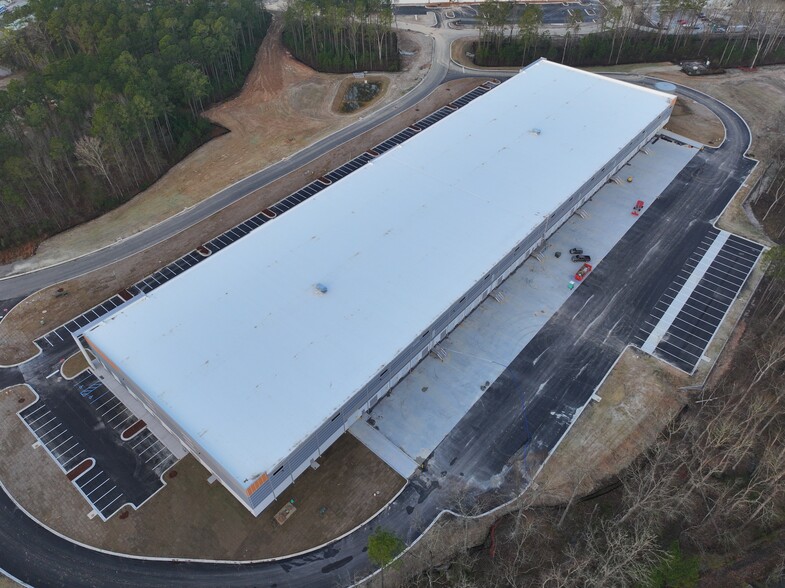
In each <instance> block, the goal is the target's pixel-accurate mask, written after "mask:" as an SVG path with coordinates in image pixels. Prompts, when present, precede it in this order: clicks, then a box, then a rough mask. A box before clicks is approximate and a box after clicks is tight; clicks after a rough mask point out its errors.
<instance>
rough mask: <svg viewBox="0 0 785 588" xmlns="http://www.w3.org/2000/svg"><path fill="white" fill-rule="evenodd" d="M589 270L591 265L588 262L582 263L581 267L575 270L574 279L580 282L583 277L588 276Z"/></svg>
mask: <svg viewBox="0 0 785 588" xmlns="http://www.w3.org/2000/svg"><path fill="white" fill-rule="evenodd" d="M590 272H591V265H589V264H588V263H584V264H583V265H582V266H581V269H579V270H578V271H577V272H575V279H576V280H577V281H579V282H580V281H581V280H583V278H585V277H586V276H588V275H589V273H590Z"/></svg>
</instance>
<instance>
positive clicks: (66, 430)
mask: <svg viewBox="0 0 785 588" xmlns="http://www.w3.org/2000/svg"><path fill="white" fill-rule="evenodd" d="M49 376H50V377H48V378H47V377H46V376H43V377H41V376H39V377H37V378H36V377H34V378H30V377H28V378H27V382H28V384H30V385H31V387H32V388H33V390H35V392H36V393H37V394H38V395H39V399H38V401H37V402H35V403H34V404H32V405H30V406H28V407H26V408H24V409H23V410H21V411H20V412H19V417H20V418H21V419H22V421H23V422H24V423H25V425H26V426H27V428H28V429H29V430H30V432H31V433H33V435H35V437H36V439H37V440H38V442H39V443H40V444H41V446H42V447H43V448H44V449H45V450H46V452H47V453H48V454H49V455H50V456H51V457H52V459H54V461H55V462H56V463H57V465H58V467H59V468H60V469H61V470H62V471H63V473H64V474H66V475H68V476H69V479H71V482H72V483H73V484H74V486H75V487H76V489H77V490H78V491H79V492H80V493H81V494H82V496H83V497H84V498H85V500H87V501H88V503H89V504H90V505H91V507H92V508H93V510H94V511H95V512H96V514H97V515H98V516H100V517H101V518H102V519H103V520H106V519H108V518H109V517H111V516H112V515H114V514H115V513H116V512H117V511H118V510H120V509H121V508H122V507H123V506H125V505H133V507H134V508H138V507H139V506H141V504H142V503H143V502H145V501H146V500H148V499H149V498H150V497H151V496H153V495H154V494H155V493H156V492H158V491H159V490H160V489H161V488H162V487H163V486H164V483H163V481H162V479H161V477H162V475H163V474H164V472H165V471H166V470H167V469H169V468H170V467H171V466H172V465H174V464H175V463H176V461H177V458H176V457H175V456H174V455H173V454H172V453H171V452H170V451H169V450H168V449H166V447H164V446H163V444H162V443H161V442H160V441H159V440H158V439H157V438H156V437H155V435H153V434H152V433H150V432H149V431H148V430H147V429H143V430H142V432H140V433H139V434H138V435H136V436H134V437H133V438H131V439H129V440H127V441H124V440H123V439H122V437H121V435H122V433H123V431H124V430H126V429H128V427H130V426H131V425H133V424H134V423H135V422H136V420H137V418H136V417H135V416H134V415H133V414H132V413H131V412H130V411H129V410H128V409H127V408H126V407H125V406H124V405H123V404H122V402H120V400H118V399H117V397H115V395H114V394H113V393H112V392H111V391H110V390H109V389H108V388H107V387H106V386H105V385H104V384H103V383H102V382H101V381H100V380H99V379H98V378H97V377H96V376H95V375H94V374H93V373H92V372H91V371H85V372H82V374H80V375H79V376H77V377H76V378H74V379H73V380H70V381H69V380H65V379H64V378H62V377H59V376H58V377H56V378H55V376H54V375H52V374H50V375H49ZM31 380H32V381H31ZM89 459H92V460H93V463H92V464H91V465H90V469H87V470H86V471H83V468H84V467H85V466H83V465H81V464H82V463H83V462H84V461H85V460H89ZM77 474H78V475H77Z"/></svg>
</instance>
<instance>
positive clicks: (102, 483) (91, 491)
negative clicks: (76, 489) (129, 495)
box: [87, 478, 111, 497]
mask: <svg viewBox="0 0 785 588" xmlns="http://www.w3.org/2000/svg"><path fill="white" fill-rule="evenodd" d="M108 481H109V478H107V479H106V480H104V481H103V482H101V483H100V484H98V486H96V487H95V488H93V489H92V490H90V492H88V493H87V496H88V497H90V495H91V494H92V493H93V492H95V491H96V490H98V489H99V488H100V487H101V486H103V485H104V484H106V483H107V482H108ZM110 492H111V490H110Z"/></svg>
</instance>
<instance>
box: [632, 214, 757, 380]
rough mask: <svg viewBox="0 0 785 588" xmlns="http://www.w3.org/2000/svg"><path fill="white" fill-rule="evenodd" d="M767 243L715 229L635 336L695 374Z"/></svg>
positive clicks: (644, 346) (663, 357) (647, 348)
mask: <svg viewBox="0 0 785 588" xmlns="http://www.w3.org/2000/svg"><path fill="white" fill-rule="evenodd" d="M762 253H763V246H762V245H759V244H758V243H754V242H752V241H749V240H748V239H744V238H742V237H738V236H736V235H731V234H730V233H727V232H725V231H720V230H719V229H716V228H714V227H710V228H709V229H708V230H707V231H706V233H705V235H704V236H703V238H702V239H701V242H700V244H699V245H698V246H697V247H696V248H695V250H694V251H693V252H692V254H691V255H690V256H689V258H688V259H687V261H686V262H685V263H684V266H683V267H682V268H681V271H680V272H679V273H678V275H677V276H676V278H675V279H674V280H673V282H672V283H671V285H670V286H669V287H668V288H667V290H665V292H664V293H663V294H662V296H661V297H660V299H659V300H658V301H657V303H656V304H655V305H654V308H653V309H652V311H651V313H650V315H649V317H648V318H647V319H646V321H645V324H644V325H643V326H642V327H641V330H640V332H639V333H638V334H637V335H636V336H635V342H636V343H637V344H638V345H639V347H640V348H641V349H642V350H643V351H645V352H647V353H649V354H651V355H654V356H655V357H658V358H659V359H661V360H663V361H666V362H668V363H670V364H671V365H673V366H675V367H677V368H679V369H681V370H683V371H685V372H687V373H692V372H694V371H695V369H696V368H697V366H698V363H699V362H700V361H701V359H703V357H704V354H705V352H706V349H707V347H708V346H709V343H711V340H712V338H713V337H714V334H715V333H716V332H717V329H718V328H719V326H720V324H721V323H722V320H723V319H724V318H725V315H726V314H727V312H728V309H729V308H730V306H731V304H733V302H734V300H736V298H737V297H738V295H739V292H740V291H741V288H742V287H743V286H744V284H745V282H746V281H747V278H748V277H749V275H750V272H752V269H753V267H754V266H755V264H756V263H757V262H758V259H760V256H761V254H762Z"/></svg>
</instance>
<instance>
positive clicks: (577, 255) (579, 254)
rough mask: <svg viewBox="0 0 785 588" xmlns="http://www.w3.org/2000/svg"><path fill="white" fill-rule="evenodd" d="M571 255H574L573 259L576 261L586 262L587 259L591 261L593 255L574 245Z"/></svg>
mask: <svg viewBox="0 0 785 588" xmlns="http://www.w3.org/2000/svg"><path fill="white" fill-rule="evenodd" d="M570 255H572V260H573V261H575V262H580V263H584V262H587V261H591V256H590V255H586V254H584V253H583V249H581V248H580V247H573V248H572V249H570Z"/></svg>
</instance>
